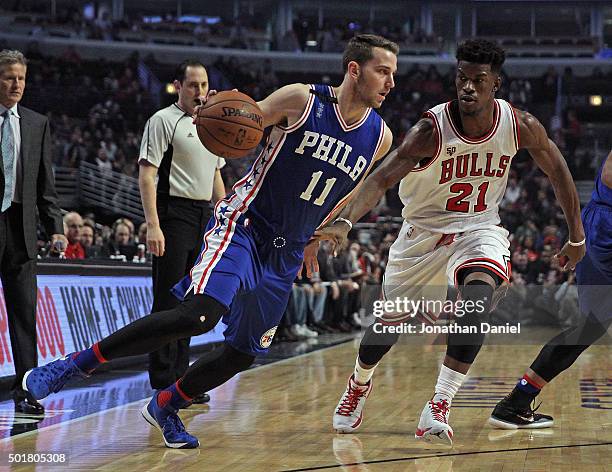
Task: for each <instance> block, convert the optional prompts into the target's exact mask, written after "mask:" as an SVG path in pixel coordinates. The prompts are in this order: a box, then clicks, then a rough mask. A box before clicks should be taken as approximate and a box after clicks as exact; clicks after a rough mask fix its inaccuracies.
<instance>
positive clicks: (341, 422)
mask: <svg viewBox="0 0 612 472" xmlns="http://www.w3.org/2000/svg"><path fill="white" fill-rule="evenodd" d="M371 391H372V380H370V381H369V382H368V384H367V385H359V384H357V383H355V379H354V378H353V376H352V375H351V376H350V377H349V379H348V385H347V386H346V390H345V391H344V394H343V395H342V398H340V401H339V402H338V406H337V407H336V411H335V412H334V418H333V421H332V422H333V425H334V429H335V430H336V431H337V432H338V433H352V432H353V431H355V430H356V429H357V428H359V425H361V421H362V420H363V406H364V405H365V401H366V398H368V395H369V394H370V392H371Z"/></svg>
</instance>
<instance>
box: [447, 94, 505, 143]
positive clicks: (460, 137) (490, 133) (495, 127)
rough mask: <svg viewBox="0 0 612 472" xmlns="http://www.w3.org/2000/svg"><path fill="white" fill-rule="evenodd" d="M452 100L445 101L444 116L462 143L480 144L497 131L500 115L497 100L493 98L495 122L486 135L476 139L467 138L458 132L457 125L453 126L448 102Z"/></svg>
mask: <svg viewBox="0 0 612 472" xmlns="http://www.w3.org/2000/svg"><path fill="white" fill-rule="evenodd" d="M451 103H452V102H447V103H446V105H445V107H444V112H445V113H446V118H447V119H448V122H449V123H450V126H451V128H452V130H453V133H455V135H456V136H457V137H458V138H459V139H460V140H461V141H463V142H464V143H467V144H482V143H485V142H487V141H488V140H489V139H491V138H492V137H493V136H494V135H495V132H496V131H497V128H498V126H499V122H500V116H501V110H500V109H499V103H497V100H495V102H494V103H495V113H494V114H495V117H494V120H495V122H494V123H493V126H492V127H491V129H490V130H489V132H488V133H487V134H486V136H483V137H482V138H478V139H474V138H469V137H467V136H464V135H463V134H461V133H460V132H459V130H458V129H457V127H456V126H455V123H453V118H452V117H451V113H450V104H451Z"/></svg>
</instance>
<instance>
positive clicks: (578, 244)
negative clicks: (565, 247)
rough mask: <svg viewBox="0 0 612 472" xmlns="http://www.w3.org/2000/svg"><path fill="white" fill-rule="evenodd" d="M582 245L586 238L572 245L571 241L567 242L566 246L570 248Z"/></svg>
mask: <svg viewBox="0 0 612 472" xmlns="http://www.w3.org/2000/svg"><path fill="white" fill-rule="evenodd" d="M584 243H586V238H584V239H583V240H582V241H580V242H578V243H574V242H572V241H568V242H567V244H569V245H570V246H575V247H577V246H583V245H584Z"/></svg>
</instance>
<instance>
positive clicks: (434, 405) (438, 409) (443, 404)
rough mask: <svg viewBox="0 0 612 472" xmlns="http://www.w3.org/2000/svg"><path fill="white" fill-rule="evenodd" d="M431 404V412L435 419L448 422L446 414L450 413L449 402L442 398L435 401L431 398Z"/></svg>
mask: <svg viewBox="0 0 612 472" xmlns="http://www.w3.org/2000/svg"><path fill="white" fill-rule="evenodd" d="M429 404H430V406H431V413H432V416H433V417H434V419H435V420H437V421H440V422H441V423H445V424H446V415H448V402H447V401H446V400H442V401H440V402H434V401H433V400H429Z"/></svg>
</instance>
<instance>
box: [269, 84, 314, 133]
mask: <svg viewBox="0 0 612 472" xmlns="http://www.w3.org/2000/svg"><path fill="white" fill-rule="evenodd" d="M309 87H310V89H311V90H314V89H315V88H314V85H309ZM314 97H315V96H314V94H312V93H309V94H308V101H307V102H306V107H305V108H304V111H303V112H302V114H301V116H300V117H299V118H298V120H297V121H296V122H295V123H293V124H292V125H291V126H287V127H286V128H285V127H284V126H281V125H276V127H277V128H279V129H280V130H282V131H283V132H284V133H291V132H292V131H295V130H296V129H298V128H299V127H300V126H302V125H303V124H304V123H305V122H306V119H307V118H308V116H309V115H310V110H311V109H312V104H313V103H314Z"/></svg>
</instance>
